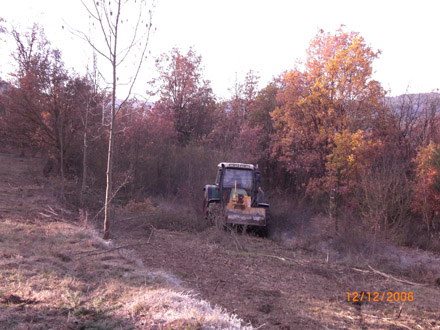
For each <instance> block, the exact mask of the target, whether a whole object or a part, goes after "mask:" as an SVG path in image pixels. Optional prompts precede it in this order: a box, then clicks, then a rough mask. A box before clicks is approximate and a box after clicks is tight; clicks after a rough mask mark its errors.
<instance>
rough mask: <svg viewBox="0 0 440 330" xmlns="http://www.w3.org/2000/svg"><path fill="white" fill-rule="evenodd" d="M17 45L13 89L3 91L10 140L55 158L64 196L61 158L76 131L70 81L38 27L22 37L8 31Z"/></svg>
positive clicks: (62, 162) (67, 73)
mask: <svg viewBox="0 0 440 330" xmlns="http://www.w3.org/2000/svg"><path fill="white" fill-rule="evenodd" d="M12 35H13V37H14V39H15V41H16V44H17V50H16V51H15V52H14V53H13V57H14V59H15V60H16V62H17V64H18V68H17V72H16V73H15V74H14V75H13V77H14V81H13V87H11V88H10V89H9V91H8V92H7V101H6V108H7V113H6V117H5V121H6V124H7V125H6V127H7V129H9V130H10V132H9V134H8V137H9V140H10V141H13V142H14V143H15V144H18V145H21V147H22V148H24V147H25V146H26V145H28V144H31V145H33V146H37V147H43V148H45V149H46V150H47V151H48V153H49V154H50V155H51V156H52V157H55V159H58V165H59V171H60V176H61V195H62V196H64V169H65V155H66V152H68V151H69V149H70V147H71V142H72V141H73V137H74V135H75V132H76V130H77V128H78V125H79V121H78V120H77V117H76V110H77V108H76V107H75V90H74V89H73V88H72V86H73V80H74V78H72V77H71V76H70V74H69V72H68V71H67V70H66V69H65V67H64V63H63V62H62V60H61V53H60V52H59V50H57V49H52V48H51V47H50V43H49V41H48V40H47V39H46V37H45V35H44V31H43V30H42V28H40V27H39V26H38V25H34V26H33V27H32V29H31V30H30V31H29V32H28V33H25V34H22V33H19V32H18V31H16V30H14V31H12Z"/></svg>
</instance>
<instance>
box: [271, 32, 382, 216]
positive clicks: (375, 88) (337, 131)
mask: <svg viewBox="0 0 440 330" xmlns="http://www.w3.org/2000/svg"><path fill="white" fill-rule="evenodd" d="M307 54H308V57H307V61H306V63H305V65H304V70H303V71H301V70H300V69H298V68H296V69H294V70H291V71H290V72H287V73H286V74H285V75H284V79H283V82H282V85H283V86H282V88H281V89H280V92H279V93H278V101H279V102H280V103H281V105H280V106H279V107H278V108H277V109H276V110H275V111H274V112H273V114H272V118H273V120H274V126H275V130H276V134H275V135H274V142H273V144H272V153H273V155H274V156H275V157H276V158H277V159H278V160H279V161H281V162H282V163H283V164H284V166H285V168H286V169H287V170H288V171H289V172H290V173H291V174H293V175H294V176H295V177H296V183H297V184H298V185H301V184H304V185H308V186H313V187H315V188H316V187H318V188H319V187H321V188H320V189H321V191H325V192H326V193H327V194H328V196H329V200H330V204H332V203H334V201H336V200H337V198H336V196H334V194H335V193H336V192H337V191H338V186H339V185H340V184H341V183H342V182H343V181H344V180H345V179H343V178H341V177H340V175H341V173H343V171H342V169H339V174H338V175H337V174H336V173H334V170H335V169H334V166H332V165H330V164H329V160H331V159H332V158H331V157H330V158H329V156H330V155H332V154H333V151H334V150H335V148H337V145H338V140H339V143H340V142H341V141H340V140H341V137H343V136H345V137H347V138H349V137H350V136H353V135H352V134H362V133H361V132H366V131H371V130H372V128H373V127H374V120H375V118H376V117H378V114H377V113H378V111H379V109H380V108H381V102H382V99H383V97H384V91H383V89H382V88H381V86H380V84H379V83H378V82H377V81H375V80H373V79H372V78H371V75H372V63H373V61H374V59H376V58H377V57H378V55H379V52H376V51H374V50H373V49H372V48H371V47H369V46H368V45H367V44H366V43H365V40H364V39H363V38H362V37H361V36H360V35H359V34H358V33H355V32H345V31H344V30H343V28H340V29H339V30H338V31H337V32H336V33H335V34H334V35H332V34H330V33H325V32H324V31H322V30H321V31H319V32H318V34H317V35H316V37H315V38H314V39H313V40H312V41H311V43H310V47H309V49H308V51H307ZM345 131H347V133H344V132H345ZM357 132H360V133H357ZM341 134H342V135H341ZM344 134H345V135H344ZM347 143H348V144H350V143H349V142H347ZM348 164H349V163H346V165H348ZM345 173H349V171H345ZM335 177H338V178H339V179H338V180H334V178H335ZM325 181H327V183H328V184H327V185H326V186H327V188H325V186H321V184H322V183H325ZM318 190H319V189H318ZM312 191H315V192H316V191H317V189H313V190H312ZM329 209H330V210H336V206H335V205H330V208H329ZM330 216H332V217H334V216H335V214H333V212H330Z"/></svg>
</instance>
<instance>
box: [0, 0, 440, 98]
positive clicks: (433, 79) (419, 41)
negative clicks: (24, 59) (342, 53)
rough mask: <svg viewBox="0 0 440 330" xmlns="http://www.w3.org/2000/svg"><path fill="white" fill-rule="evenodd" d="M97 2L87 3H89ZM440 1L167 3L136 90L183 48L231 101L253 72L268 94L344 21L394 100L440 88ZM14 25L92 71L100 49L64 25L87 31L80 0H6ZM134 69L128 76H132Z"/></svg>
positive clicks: (6, 52)
mask: <svg viewBox="0 0 440 330" xmlns="http://www.w3.org/2000/svg"><path fill="white" fill-rule="evenodd" d="M85 2H87V0H85ZM439 15H440V1H439V0H417V1H408V0H396V1H394V0H386V1H385V0H370V1H358V0H346V1H345V0H309V1H305V0H300V1H297V0H285V1H282V0H271V1H270V2H269V1H259V0H222V1H218V0H217V1H214V0H185V1H182V0H180V1H179V0H157V1H156V6H155V9H154V13H153V25H154V27H155V28H156V29H157V30H156V32H155V33H154V34H153V35H152V38H151V42H150V46H149V49H150V51H151V56H150V57H149V60H148V61H147V63H146V65H145V66H144V71H143V73H142V75H141V76H140V79H139V81H138V83H137V86H136V92H137V93H138V94H143V93H144V91H145V90H146V89H147V81H148V80H149V79H150V78H149V77H151V75H152V74H153V58H154V56H157V55H159V54H160V53H162V52H167V51H169V50H170V49H171V48H172V47H174V46H177V47H179V48H181V49H183V50H184V51H186V50H187V49H188V47H190V46H193V47H194V49H195V50H196V52H197V53H199V54H200V55H201V56H202V58H203V64H204V67H205V77H206V78H207V79H209V80H211V84H212V87H213V90H214V93H216V94H217V95H218V96H220V97H228V96H229V94H228V88H230V87H232V86H233V84H234V81H235V77H236V76H237V77H238V79H239V80H243V78H244V75H245V74H246V72H248V71H249V70H250V69H252V70H254V71H256V72H258V73H259V75H260V76H261V83H260V87H264V86H265V85H266V84H267V83H268V82H269V81H270V80H271V79H272V77H273V76H277V75H279V74H280V73H281V72H283V71H284V70H288V69H291V68H293V67H294V65H295V62H296V61H297V60H304V59H305V51H306V49H307V48H308V45H309V42H310V40H311V39H312V38H313V37H314V36H315V34H316V33H317V31H318V29H324V30H325V31H329V32H334V31H335V30H336V29H338V27H339V26H340V25H341V24H344V25H345V26H346V30H351V31H356V32H359V33H360V34H361V35H362V36H363V37H364V38H365V40H366V42H367V43H368V44H369V45H371V46H372V47H373V48H374V49H379V50H381V51H382V54H381V55H380V58H379V59H378V60H376V62H375V64H374V70H375V74H374V78H375V79H377V80H379V81H380V82H381V83H382V86H383V87H384V88H385V89H387V90H390V91H391V94H392V95H398V94H402V93H405V92H406V91H407V90H408V91H409V92H414V93H419V92H430V91H432V90H434V89H437V88H440V42H439V41H440V19H439ZM0 17H2V18H4V19H5V20H6V21H7V26H8V27H9V26H11V25H13V26H15V27H17V29H18V30H21V31H23V30H25V29H26V28H28V27H30V26H32V24H33V23H34V22H37V23H39V24H41V25H42V26H43V27H44V28H45V32H46V35H47V37H48V39H49V40H50V41H51V42H52V45H53V46H54V47H57V48H59V49H61V51H62V53H63V59H64V61H65V63H66V65H67V66H68V67H72V68H74V69H75V70H76V71H77V72H80V73H83V72H84V68H85V67H86V65H87V64H88V63H89V58H90V54H91V51H90V48H89V47H88V46H87V45H85V44H84V42H82V41H80V40H79V39H78V38H76V37H75V36H73V35H71V34H70V33H69V32H68V31H67V29H62V26H63V25H70V26H72V27H75V28H78V29H81V30H84V31H87V30H88V25H89V23H88V15H87V14H86V12H85V9H84V7H83V6H82V4H81V2H80V0H69V1H67V0H64V1H63V0H38V1H36V0H13V1H2V4H1V6H0ZM2 39H4V40H3V41H1V42H0V46H1V47H0V77H2V78H3V79H7V78H8V75H7V74H8V73H9V72H11V70H12V69H11V66H10V64H11V57H10V51H11V49H12V48H13V47H14V44H13V43H12V40H10V39H8V38H7V37H5V36H3V37H2ZM129 71H130V70H127V69H125V68H124V69H123V70H122V71H121V80H123V79H122V78H123V75H124V74H125V73H126V72H129Z"/></svg>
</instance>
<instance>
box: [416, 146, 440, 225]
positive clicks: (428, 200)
mask: <svg viewBox="0 0 440 330" xmlns="http://www.w3.org/2000/svg"><path fill="white" fill-rule="evenodd" d="M415 161H416V165H417V169H416V189H415V200H414V209H415V211H417V212H419V214H421V215H422V218H423V222H424V223H425V225H426V227H427V228H428V231H430V230H434V231H439V230H440V146H439V145H437V144H435V143H433V142H431V143H430V144H429V145H428V146H426V147H422V148H420V150H419V152H418V154H417V158H416V159H415Z"/></svg>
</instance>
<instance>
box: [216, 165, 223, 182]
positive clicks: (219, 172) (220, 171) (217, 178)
mask: <svg viewBox="0 0 440 330" xmlns="http://www.w3.org/2000/svg"><path fill="white" fill-rule="evenodd" d="M221 175H222V170H221V169H219V170H218V172H217V177H216V178H215V184H219V183H220V176H221Z"/></svg>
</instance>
